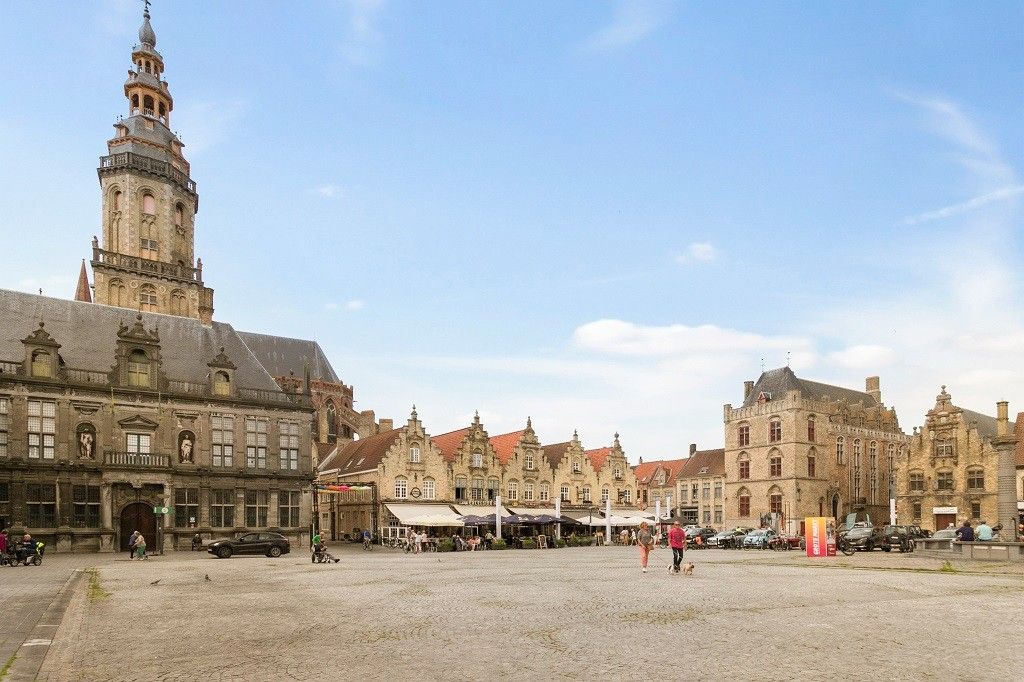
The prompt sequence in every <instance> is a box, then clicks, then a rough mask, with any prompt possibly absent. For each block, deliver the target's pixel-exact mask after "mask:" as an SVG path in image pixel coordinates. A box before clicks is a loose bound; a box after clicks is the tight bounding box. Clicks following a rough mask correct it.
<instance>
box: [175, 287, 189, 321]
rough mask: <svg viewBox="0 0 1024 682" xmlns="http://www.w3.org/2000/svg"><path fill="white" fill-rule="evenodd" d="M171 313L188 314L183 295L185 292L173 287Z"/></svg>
mask: <svg viewBox="0 0 1024 682" xmlns="http://www.w3.org/2000/svg"><path fill="white" fill-rule="evenodd" d="M171 314H172V315H188V299H187V298H186V297H185V292H184V291H182V290H181V289H175V290H174V291H172V292H171Z"/></svg>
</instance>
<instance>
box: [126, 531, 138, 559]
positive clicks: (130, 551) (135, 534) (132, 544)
mask: <svg viewBox="0 0 1024 682" xmlns="http://www.w3.org/2000/svg"><path fill="white" fill-rule="evenodd" d="M138 536H139V531H137V530H133V531H132V534H131V536H130V537H129V538H128V561H131V560H132V559H134V558H135V538H137V537H138Z"/></svg>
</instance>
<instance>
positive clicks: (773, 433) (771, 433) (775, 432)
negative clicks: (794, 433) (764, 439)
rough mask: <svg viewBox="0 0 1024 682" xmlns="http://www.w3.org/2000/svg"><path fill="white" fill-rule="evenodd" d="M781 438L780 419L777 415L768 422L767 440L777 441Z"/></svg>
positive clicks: (770, 441)
mask: <svg viewBox="0 0 1024 682" xmlns="http://www.w3.org/2000/svg"><path fill="white" fill-rule="evenodd" d="M781 440H782V420H781V419H779V418H778V417H772V419H771V421H770V422H768V442H769V443H778V442H779V441H781Z"/></svg>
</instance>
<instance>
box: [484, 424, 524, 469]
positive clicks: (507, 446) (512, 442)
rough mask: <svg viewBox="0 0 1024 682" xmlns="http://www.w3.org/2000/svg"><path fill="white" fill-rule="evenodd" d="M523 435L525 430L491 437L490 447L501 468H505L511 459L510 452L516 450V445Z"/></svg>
mask: <svg viewBox="0 0 1024 682" xmlns="http://www.w3.org/2000/svg"><path fill="white" fill-rule="evenodd" d="M524 433H526V430H525V429H523V430H521V431H513V432H512V433H502V434H499V435H497V436H491V447H492V448H493V449H494V454H495V455H497V456H498V461H499V462H500V463H501V466H505V465H506V464H508V462H509V460H510V459H512V451H513V450H515V449H516V445H517V444H518V443H519V439H520V438H522V437H523V434H524Z"/></svg>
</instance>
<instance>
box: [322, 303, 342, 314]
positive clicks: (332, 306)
mask: <svg viewBox="0 0 1024 682" xmlns="http://www.w3.org/2000/svg"><path fill="white" fill-rule="evenodd" d="M339 307H340V306H338V304H337V303H324V310H326V311H328V312H332V313H333V312H334V311H336V310H338V308H339Z"/></svg>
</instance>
